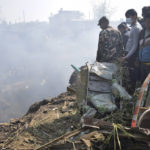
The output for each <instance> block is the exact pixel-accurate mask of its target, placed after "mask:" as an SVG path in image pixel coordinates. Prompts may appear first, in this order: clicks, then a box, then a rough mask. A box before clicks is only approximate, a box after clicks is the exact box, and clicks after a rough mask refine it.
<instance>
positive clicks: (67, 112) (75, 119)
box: [0, 92, 81, 149]
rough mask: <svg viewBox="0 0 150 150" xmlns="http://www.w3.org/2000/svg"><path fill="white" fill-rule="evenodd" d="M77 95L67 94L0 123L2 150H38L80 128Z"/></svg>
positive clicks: (48, 100)
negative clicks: (37, 149)
mask: <svg viewBox="0 0 150 150" xmlns="http://www.w3.org/2000/svg"><path fill="white" fill-rule="evenodd" d="M80 117H81V116H80V115H79V113H78V111H77V105H76V96H75V95H73V94H71V93H69V92H66V93H63V94H61V95H59V96H58V97H56V98H48V99H45V100H43V101H41V102H38V103H35V104H33V105H32V106H31V107H30V108H29V110H28V112H27V114H26V115H25V116H23V117H22V118H20V119H12V120H10V123H3V124H0V148H7V149H35V148H38V147H40V146H41V145H43V144H45V143H47V142H49V141H51V140H53V139H54V138H57V137H59V136H61V135H62V134H65V133H67V132H70V131H72V130H73V129H76V128H78V127H79V126H80V125H79V122H80Z"/></svg>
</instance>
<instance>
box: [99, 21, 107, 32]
mask: <svg viewBox="0 0 150 150" xmlns="http://www.w3.org/2000/svg"><path fill="white" fill-rule="evenodd" d="M107 27H108V22H102V23H100V28H101V29H103V30H104V29H106V28H107Z"/></svg>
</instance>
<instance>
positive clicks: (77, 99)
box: [0, 63, 150, 150]
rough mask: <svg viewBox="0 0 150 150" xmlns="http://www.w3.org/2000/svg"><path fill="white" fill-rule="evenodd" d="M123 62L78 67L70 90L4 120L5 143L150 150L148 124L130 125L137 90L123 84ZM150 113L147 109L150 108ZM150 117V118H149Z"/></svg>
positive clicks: (0, 139) (1, 141) (58, 149)
mask: <svg viewBox="0 0 150 150" xmlns="http://www.w3.org/2000/svg"><path fill="white" fill-rule="evenodd" d="M118 74H119V68H118V66H117V65H115V64H110V63H94V64H92V65H89V64H87V65H86V66H84V67H82V68H81V69H80V71H79V70H78V72H74V73H73V75H72V77H71V79H70V83H71V85H70V86H69V87H68V88H67V89H68V92H66V93H63V94H61V95H59V96H58V97H56V98H48V99H45V100H43V101H41V102H38V103H35V104H33V105H32V106H31V107H30V108H29V110H28V112H27V114H26V115H25V116H23V117H22V118H20V119H12V120H11V121H10V123H3V124H0V148H1V149H37V150H45V149H52V150H148V149H150V143H149V141H150V130H149V128H148V127H146V125H147V126H149V124H143V122H144V120H142V119H143V118H144V119H145V120H146V123H148V121H149V120H148V118H147V116H146V117H143V118H142V119H141V125H140V126H138V127H136V128H130V126H131V121H132V115H133V111H134V109H135V108H134V107H135V102H136V100H137V96H138V93H139V90H137V91H136V92H135V94H134V95H132V97H131V96H130V95H129V94H128V92H127V91H126V90H125V88H124V87H123V86H122V81H121V78H120V76H118ZM147 114H148V115H149V114H150V113H149V111H147ZM147 120H148V121H147Z"/></svg>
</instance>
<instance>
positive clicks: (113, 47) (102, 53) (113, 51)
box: [96, 17, 123, 62]
mask: <svg viewBox="0 0 150 150" xmlns="http://www.w3.org/2000/svg"><path fill="white" fill-rule="evenodd" d="M98 25H99V26H100V28H101V29H102V31H101V32H100V34H99V42H98V51H97V58H96V61H98V62H116V60H118V58H120V56H123V42H122V37H121V33H120V32H119V31H118V30H116V29H114V28H112V27H110V26H109V20H108V19H107V18H106V17H102V18H101V19H100V20H99V23H98Z"/></svg>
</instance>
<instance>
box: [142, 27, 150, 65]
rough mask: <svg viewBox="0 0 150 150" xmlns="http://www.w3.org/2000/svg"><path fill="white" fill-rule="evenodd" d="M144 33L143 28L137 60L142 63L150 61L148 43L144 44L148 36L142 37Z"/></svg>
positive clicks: (149, 46)
mask: <svg viewBox="0 0 150 150" xmlns="http://www.w3.org/2000/svg"><path fill="white" fill-rule="evenodd" d="M144 35H145V30H144V31H143V32H142V38H143V43H142V48H141V49H140V51H139V60H140V61H141V62H143V63H149V62H150V45H144V44H145V40H146V38H149V37H150V35H149V36H147V37H146V38H145V37H144Z"/></svg>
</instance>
